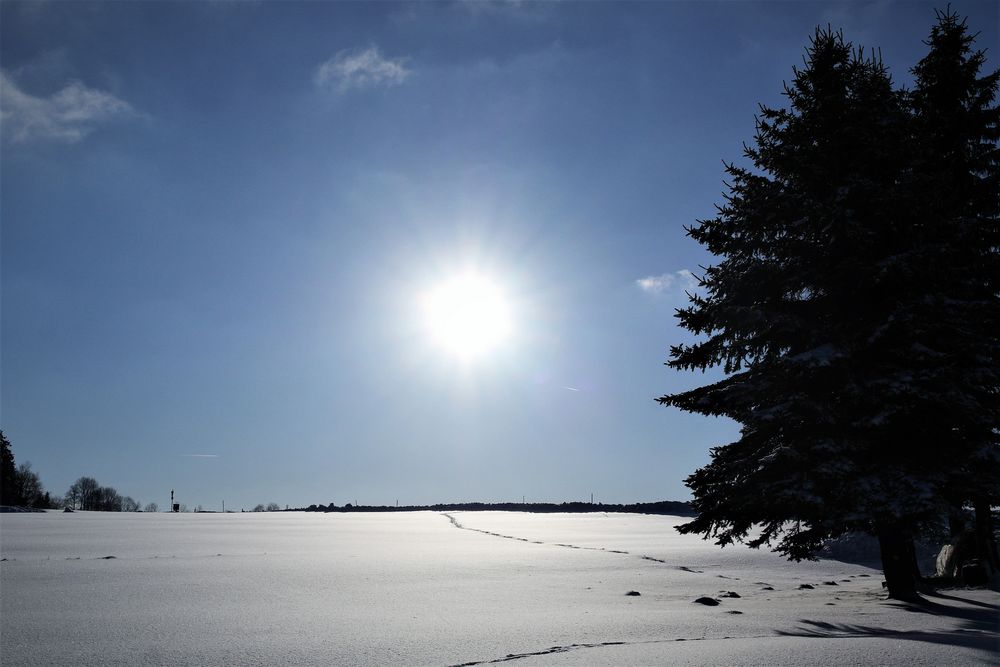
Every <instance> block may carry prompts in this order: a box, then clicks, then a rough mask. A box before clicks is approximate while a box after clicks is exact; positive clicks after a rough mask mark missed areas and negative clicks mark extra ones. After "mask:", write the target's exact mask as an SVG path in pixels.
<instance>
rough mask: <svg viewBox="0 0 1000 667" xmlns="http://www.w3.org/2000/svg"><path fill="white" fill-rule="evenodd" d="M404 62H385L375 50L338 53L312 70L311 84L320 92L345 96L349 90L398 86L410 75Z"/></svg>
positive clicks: (403, 59)
mask: <svg viewBox="0 0 1000 667" xmlns="http://www.w3.org/2000/svg"><path fill="white" fill-rule="evenodd" d="M406 60H407V59H406V58H394V59H390V58H386V57H384V56H383V55H382V54H381V53H379V50H378V47H376V46H369V47H368V48H366V49H352V50H347V51H340V52H338V53H337V54H336V55H335V56H333V57H332V58H330V59H329V60H327V61H326V62H325V63H323V64H321V65H320V66H319V67H317V68H316V74H315V76H314V81H315V82H316V85H317V86H319V87H320V88H325V89H334V90H337V91H338V92H341V93H343V92H347V91H348V90H351V89H352V88H370V87H374V86H384V87H391V86H398V85H399V84H401V83H403V82H404V81H406V79H407V78H408V77H409V76H410V75H411V74H412V73H413V72H412V70H410V69H407V67H406Z"/></svg>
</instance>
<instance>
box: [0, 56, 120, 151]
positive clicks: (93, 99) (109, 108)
mask: <svg viewBox="0 0 1000 667" xmlns="http://www.w3.org/2000/svg"><path fill="white" fill-rule="evenodd" d="M134 115H135V110H134V109H133V108H132V105H131V104H129V103H128V102H126V101H125V100H121V99H119V98H117V97H115V96H114V95H112V94H111V93H107V92H104V91H102V90H97V89H96V88H88V87H87V86H85V85H83V84H82V83H80V82H79V81H72V82H70V83H69V84H67V85H66V87H65V88H63V89H62V90H59V91H57V92H55V93H53V94H52V95H50V96H49V97H36V96H35V95H31V94H29V93H26V92H24V91H23V90H21V88H20V86H18V85H17V83H15V82H14V80H13V79H12V78H10V76H8V75H7V73H6V72H4V71H2V70H0V122H2V126H3V131H4V133H5V134H7V133H9V135H10V137H11V138H12V139H13V141H15V142H26V141H31V140H36V139H38V140H50V141H61V142H66V143H76V142H78V141H80V140H81V139H83V138H84V137H85V136H87V135H88V134H90V133H91V132H93V131H94V130H95V129H97V126H98V125H101V124H102V123H107V122H111V121H113V120H116V119H120V118H128V117H131V116H134Z"/></svg>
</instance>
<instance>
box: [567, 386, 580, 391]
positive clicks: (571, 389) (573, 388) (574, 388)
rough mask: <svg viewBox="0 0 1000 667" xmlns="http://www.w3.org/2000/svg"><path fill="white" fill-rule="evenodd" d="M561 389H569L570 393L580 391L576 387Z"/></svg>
mask: <svg viewBox="0 0 1000 667" xmlns="http://www.w3.org/2000/svg"><path fill="white" fill-rule="evenodd" d="M563 389H569V390H570V391H580V390H579V389H577V388H576V387H563Z"/></svg>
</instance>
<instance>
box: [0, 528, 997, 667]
mask: <svg viewBox="0 0 1000 667" xmlns="http://www.w3.org/2000/svg"><path fill="white" fill-rule="evenodd" d="M683 521H684V519H681V518H678V517H663V516H643V515H631V514H608V515H604V514H591V515H581V514H552V515H549V514H521V513H512V512H453V513H449V514H448V515H442V514H439V513H434V512H414V513H385V514H365V513H358V514H311V513H265V514H227V515H221V514H180V515H172V514H101V513H86V512H78V513H75V514H61V513H54V512H50V513H45V514H5V515H0V554H2V557H3V558H5V559H6V561H4V562H2V563H0V663H2V664H4V665H7V664H10V665H137V664H138V665H207V664H220V665H221V664H241V665H274V664H288V665H340V664H343V665H456V664H484V663H488V662H490V661H495V660H501V659H507V657H508V656H510V659H511V661H516V662H517V663H518V664H520V665H541V664H587V665H649V664H685V665H686V664H690V665H700V664H705V665H745V664H776V665H841V664H887V665H892V664H898V665H908V666H909V665H942V664H964V665H975V664H996V657H997V655H1000V651H998V648H1000V644H998V641H1000V639H998V638H1000V631H998V628H997V619H998V618H1000V615H998V613H997V610H998V605H1000V594H997V593H993V592H989V591H952V592H945V596H946V597H940V598H934V599H933V600H934V602H935V603H937V605H938V608H936V610H935V612H934V613H924V612H912V611H907V610H906V609H905V608H903V607H902V606H899V605H896V604H894V603H888V602H885V601H883V597H884V596H883V594H882V591H881V587H880V581H881V578H880V573H879V572H877V571H875V570H872V569H870V568H867V567H864V566H860V565H852V564H847V563H841V562H838V561H820V562H818V563H800V564H792V563H788V562H786V561H784V560H783V559H781V558H779V557H777V556H775V555H773V554H770V553H767V552H757V551H752V550H749V549H745V548H743V547H734V548H727V549H724V550H720V549H718V548H717V547H715V546H714V545H712V544H710V543H707V542H704V541H702V540H700V539H697V538H693V537H688V536H681V535H679V534H677V533H676V532H675V531H674V530H673V526H675V525H677V524H678V523H681V522H683ZM490 533H492V534H490ZM107 556H114V558H106V557H107ZM654 559H655V560H654ZM864 575H868V576H864ZM828 581H834V582H836V583H837V585H836V586H833V585H826V584H824V582H828ZM803 584H809V585H811V586H813V588H812V589H800V588H799V586H800V585H803ZM766 586H769V587H771V588H773V589H774V590H764V588H765V587H766ZM633 590H634V591H638V592H639V593H640V595H639V596H626V595H625V594H626V593H627V592H628V591H633ZM729 591H732V592H735V593H736V594H738V595H739V596H740V597H738V598H735V597H734V598H727V597H721V595H722V594H723V593H727V592H729ZM701 596H709V597H714V598H716V599H718V600H719V601H720V604H719V605H718V606H712V607H709V606H703V605H700V604H695V603H693V600H694V599H696V598H698V597H701ZM737 611H738V612H742V613H739V614H735V613H730V612H737Z"/></svg>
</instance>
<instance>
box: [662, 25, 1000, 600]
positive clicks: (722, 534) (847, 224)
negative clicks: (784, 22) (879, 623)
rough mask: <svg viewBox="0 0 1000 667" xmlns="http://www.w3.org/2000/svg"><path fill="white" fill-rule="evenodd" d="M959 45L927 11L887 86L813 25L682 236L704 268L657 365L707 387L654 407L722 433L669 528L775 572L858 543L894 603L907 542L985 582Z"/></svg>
mask: <svg viewBox="0 0 1000 667" xmlns="http://www.w3.org/2000/svg"><path fill="white" fill-rule="evenodd" d="M975 39H976V35H975V34H973V33H971V32H970V31H969V29H968V27H967V25H966V21H964V20H961V19H960V18H959V17H958V15H957V14H955V13H954V12H952V11H951V10H950V9H949V10H948V11H945V12H937V21H936V23H935V24H934V26H933V27H932V29H931V31H930V36H929V38H928V39H927V40H926V42H925V44H927V46H928V51H927V54H926V56H924V57H923V58H922V59H921V60H920V61H919V62H918V63H917V64H916V65H915V66H914V67H913V68H912V70H911V72H912V74H913V87H912V89H904V88H898V87H896V86H895V84H894V83H893V81H892V78H891V77H890V74H889V72H888V70H887V68H886V67H885V66H884V65H883V63H882V60H881V56H880V54H877V53H875V52H868V51H865V50H862V49H861V48H855V47H854V46H853V45H852V44H851V43H850V42H848V41H845V39H844V37H843V35H842V33H840V32H834V31H833V30H831V29H826V30H823V29H817V31H816V33H815V36H814V37H813V38H812V39H811V43H810V46H809V47H808V48H807V49H806V58H805V63H804V67H802V68H795V69H793V77H792V80H791V81H790V82H789V83H787V84H786V85H785V91H784V94H785V97H786V99H787V102H786V106H785V107H784V108H770V107H765V106H761V108H760V112H759V115H758V118H757V123H756V135H755V137H754V141H753V142H752V144H751V145H749V146H744V157H745V158H746V159H747V161H748V162H749V165H748V166H746V167H744V166H738V165H735V164H727V165H726V167H725V171H726V173H727V175H728V182H727V184H726V185H727V187H728V194H727V195H726V196H725V201H724V203H723V204H722V205H720V206H718V207H717V215H716V217H714V218H711V219H707V220H700V221H697V224H696V225H694V226H692V227H690V228H689V229H688V235H689V236H691V237H692V238H693V239H695V240H696V241H697V242H699V243H700V244H702V245H703V246H704V247H705V248H707V249H708V250H709V251H710V252H711V253H712V254H713V255H714V256H715V257H717V258H719V262H718V263H717V264H715V265H713V266H708V267H702V269H703V274H702V275H701V276H699V286H698V289H697V290H696V291H695V293H694V294H691V295H690V303H689V305H688V306H687V307H685V308H682V309H679V310H678V311H677V317H678V319H679V323H680V326H681V327H683V328H685V329H687V330H688V331H690V332H691V333H692V334H694V335H695V337H696V338H695V342H693V343H686V344H679V345H675V346H672V347H671V349H670V358H669V361H668V362H667V365H668V366H669V367H670V368H673V369H676V370H688V371H690V370H702V371H703V370H705V369H706V368H709V367H721V368H722V369H723V370H724V371H725V377H724V379H722V380H720V381H718V382H715V383H712V384H708V385H705V386H702V387H698V388H696V389H693V390H690V391H683V392H680V393H676V394H670V395H666V396H662V397H661V398H659V399H658V400H659V402H660V403H662V404H663V405H666V406H672V407H676V408H680V409H682V410H686V411H690V412H695V413H701V414H705V415H712V416H720V415H721V416H726V417H729V418H730V419H733V420H734V421H736V422H737V423H739V425H740V427H741V429H740V434H739V438H738V439H737V440H736V441H735V442H732V443H729V444H725V445H721V446H717V447H715V448H713V449H712V450H711V461H710V462H709V463H708V464H707V465H706V466H704V467H702V468H700V469H698V470H697V471H695V472H694V473H693V474H692V475H691V476H689V477H688V478H687V480H686V484H687V486H688V487H689V488H690V489H691V491H692V493H693V496H694V501H693V505H694V509H695V511H696V512H697V517H696V518H695V519H694V520H693V521H691V522H689V523H687V524H684V525H683V526H681V527H679V530H680V531H681V532H682V533H695V534H701V535H703V536H704V537H705V538H710V539H714V540H715V541H716V542H717V543H718V544H720V545H722V546H725V545H727V544H730V543H733V542H744V543H747V544H749V545H750V546H754V547H759V546H764V545H770V546H772V547H773V548H774V549H775V550H776V551H778V552H780V553H782V554H784V555H786V556H788V557H789V558H791V559H793V560H799V559H808V558H813V557H814V556H815V554H816V553H817V551H818V550H819V548H820V547H821V546H822V544H823V543H824V542H825V541H827V540H830V539H831V538H835V537H838V536H840V535H844V534H846V533H850V532H864V533H869V534H871V535H873V536H876V537H877V538H878V540H879V544H880V549H881V556H882V565H883V570H884V573H885V577H886V584H887V587H888V591H889V595H890V596H891V597H894V598H901V599H908V598H913V597H916V596H917V590H918V586H917V584H918V581H919V579H920V577H921V573H920V571H919V569H918V567H917V563H916V557H915V550H914V540H915V539H917V538H919V537H921V536H926V535H928V534H932V533H935V532H938V531H942V530H943V531H944V532H947V533H950V539H951V541H952V546H953V547H954V548H955V549H956V550H961V551H964V554H965V556H964V560H965V561H966V563H967V564H968V566H969V568H971V569H969V570H968V573H969V576H970V577H971V576H972V573H975V572H978V574H977V575H976V576H977V577H981V578H985V579H989V578H990V577H998V576H1000V555H998V550H997V544H996V536H995V527H994V525H993V521H994V520H993V513H992V508H993V507H994V506H996V505H997V503H998V501H1000V391H998V389H997V388H998V386H1000V365H998V364H1000V340H998V332H1000V152H998V148H997V139H998V137H1000V110H998V108H997V106H996V104H995V98H996V93H997V85H998V78H1000V72H992V73H987V74H982V73H981V70H982V69H983V66H984V65H985V60H986V57H985V54H984V52H983V51H981V50H975V49H974V48H973V46H974V42H975ZM973 566H974V567H973ZM975 568H978V570H976V569H975ZM965 571H966V570H965V568H963V569H962V570H960V571H959V574H962V572H965ZM994 581H997V579H994Z"/></svg>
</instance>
